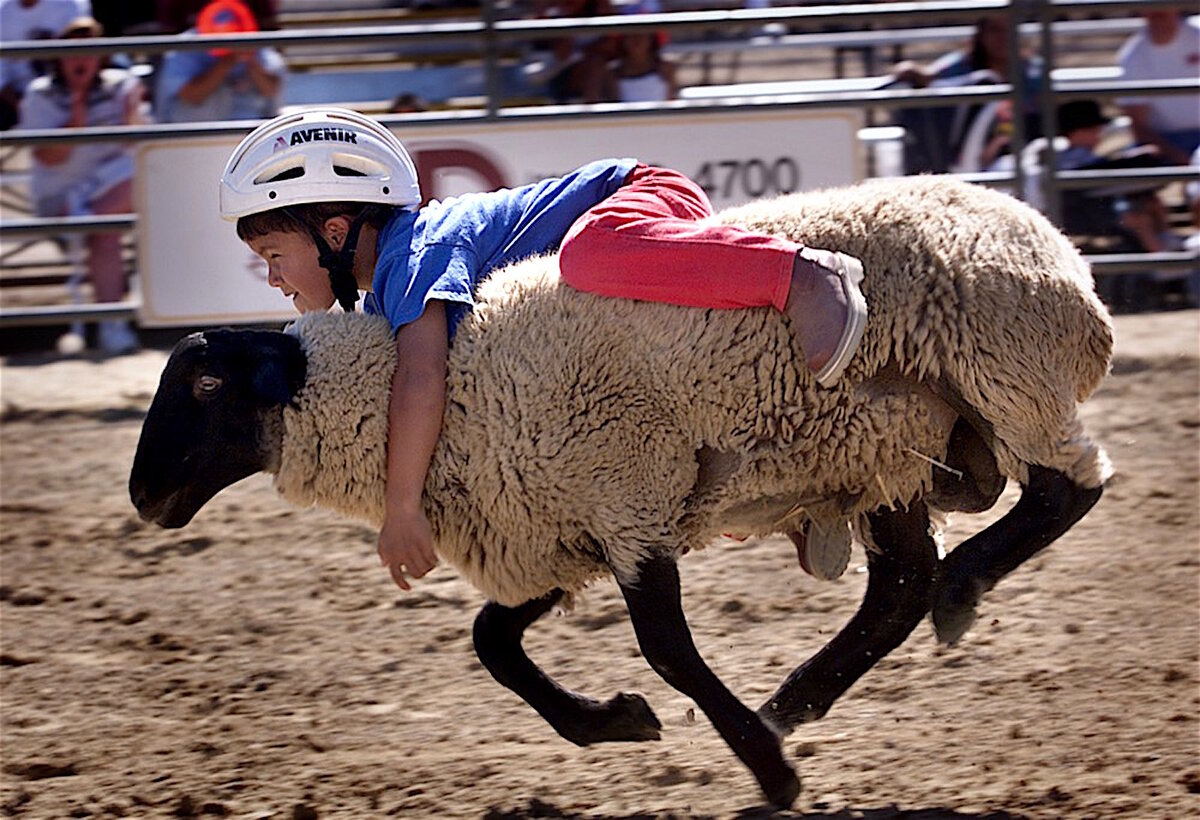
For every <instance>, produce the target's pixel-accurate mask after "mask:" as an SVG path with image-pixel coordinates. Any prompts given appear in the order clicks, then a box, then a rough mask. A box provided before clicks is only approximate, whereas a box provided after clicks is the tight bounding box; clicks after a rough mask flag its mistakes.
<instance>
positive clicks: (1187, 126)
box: [1117, 9, 1200, 165]
mask: <svg viewBox="0 0 1200 820" xmlns="http://www.w3.org/2000/svg"><path fill="white" fill-rule="evenodd" d="M1143 17H1144V18H1145V20H1146V26H1145V28H1144V29H1143V30H1142V31H1140V32H1138V33H1137V34H1135V35H1133V36H1132V37H1130V38H1129V40H1128V41H1126V43H1125V45H1124V46H1122V47H1121V51H1120V52H1119V54H1118V55H1117V62H1118V63H1119V64H1120V65H1121V70H1122V79H1123V80H1169V79H1194V78H1195V77H1196V75H1197V73H1200V24H1197V22H1196V21H1195V19H1187V18H1185V17H1184V16H1183V14H1182V13H1181V12H1180V10H1179V9H1154V10H1153V11H1148V12H1146V13H1145V14H1144V15H1143ZM1120 103H1121V106H1122V108H1123V109H1124V111H1125V113H1126V115H1128V116H1129V118H1130V120H1131V121H1132V125H1133V134H1134V138H1135V139H1136V140H1137V141H1138V142H1139V143H1142V144H1146V145H1153V146H1155V147H1156V148H1158V150H1159V151H1160V152H1161V153H1162V156H1163V158H1164V159H1165V160H1167V161H1168V162H1170V163H1171V164H1173V165H1186V164H1187V162H1188V160H1189V158H1190V157H1191V154H1192V152H1193V151H1195V150H1196V147H1197V146H1198V145H1200V94H1197V93H1195V92H1190V93H1181V94H1169V95H1165V96H1162V95H1160V96H1147V97H1127V98H1124V99H1122V100H1120Z"/></svg>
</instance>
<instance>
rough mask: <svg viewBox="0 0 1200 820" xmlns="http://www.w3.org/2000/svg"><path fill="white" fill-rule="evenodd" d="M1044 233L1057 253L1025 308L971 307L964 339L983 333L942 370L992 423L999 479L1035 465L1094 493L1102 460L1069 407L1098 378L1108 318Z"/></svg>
mask: <svg viewBox="0 0 1200 820" xmlns="http://www.w3.org/2000/svg"><path fill="white" fill-rule="evenodd" d="M1038 218H1039V220H1040V216H1039V217H1038ZM1048 235H1049V234H1048V232H1047V233H1043V236H1048ZM1053 237H1055V238H1056V239H1057V247H1055V248H1054V250H1053V252H1052V253H1051V254H1049V256H1048V257H1043V259H1042V261H1044V262H1045V263H1046V264H1047V266H1048V270H1046V271H1045V273H1046V274H1047V275H1045V276H1043V277H1040V278H1037V279H1034V280H1032V284H1031V286H1030V290H1029V291H1028V292H1027V293H1025V294H1023V295H1022V296H1021V297H1020V298H1018V299H1017V300H1016V302H1015V303H1014V304H1015V305H1018V306H1019V305H1023V304H1027V307H1026V308H1025V309H1024V310H1021V309H1018V310H1017V312H1015V313H1010V314H1009V315H1007V316H1003V315H1002V314H1001V315H1000V316H997V315H993V316H984V314H986V313H987V311H977V312H976V314H975V316H973V317H972V318H973V319H976V320H977V321H976V322H975V324H976V327H975V328H974V330H975V333H973V334H972V336H973V338H974V339H976V340H979V339H983V338H984V337H985V336H987V335H988V334H991V337H990V338H989V339H988V341H987V344H986V345H981V346H980V347H978V348H977V349H976V351H975V352H974V354H973V355H972V356H969V357H964V356H963V351H962V350H955V351H952V352H951V351H947V353H952V355H947V356H946V357H945V358H943V362H942V364H943V368H944V370H943V373H944V375H946V376H949V377H950V381H951V382H952V383H953V384H954V386H955V388H956V389H957V390H959V391H960V392H961V395H962V397H963V399H965V400H966V401H967V403H968V404H969V405H970V406H971V407H972V408H973V409H974V410H975V411H977V412H978V413H979V414H980V416H982V417H983V418H984V419H986V420H987V421H988V423H989V424H991V425H992V427H993V429H994V433H995V439H996V440H995V442H994V447H993V449H994V451H995V455H996V459H997V463H998V464H999V466H1000V468H1001V470H1002V471H1003V472H1004V473H1005V474H1006V475H1008V476H1010V477H1012V478H1016V479H1018V480H1021V481H1025V480H1026V478H1027V475H1028V467H1029V466H1030V465H1041V466H1043V467H1048V468H1051V469H1055V470H1059V471H1061V472H1063V473H1064V474H1066V475H1067V476H1068V477H1069V478H1070V479H1071V480H1072V481H1074V482H1075V483H1076V484H1077V485H1079V486H1081V487H1086V488H1094V487H1099V486H1101V485H1102V484H1103V483H1104V482H1105V481H1106V480H1107V479H1108V478H1109V477H1110V476H1111V475H1112V464H1111V462H1110V461H1109V458H1108V455H1107V454H1106V453H1105V451H1104V448H1103V447H1101V446H1100V445H1099V444H1098V443H1097V442H1096V441H1095V440H1093V439H1092V437H1091V436H1090V435H1089V434H1088V433H1087V431H1086V430H1085V429H1084V427H1083V423H1082V421H1081V420H1080V418H1079V414H1078V405H1079V403H1080V402H1082V401H1084V400H1085V399H1087V398H1088V397H1089V396H1091V394H1092V393H1093V392H1094V391H1095V390H1096V388H1097V387H1098V386H1099V385H1100V383H1101V382H1102V381H1103V379H1104V378H1105V376H1107V375H1108V372H1109V369H1110V367H1111V362H1112V355H1113V327H1112V317H1111V316H1110V315H1109V312H1108V309H1107V308H1106V307H1105V306H1104V304H1103V303H1102V302H1101V301H1100V299H1099V298H1098V297H1097V296H1096V292H1095V287H1094V284H1093V281H1092V275H1091V271H1090V269H1089V266H1088V265H1087V263H1086V262H1085V261H1084V259H1083V257H1082V256H1081V255H1080V254H1079V252H1078V250H1076V249H1075V247H1074V246H1073V245H1071V244H1070V242H1069V240H1068V239H1067V238H1066V237H1065V236H1062V235H1061V234H1060V233H1058V232H1057V231H1054V232H1053ZM1054 244H1055V242H1054V241H1051V243H1050V245H1051V246H1053V245H1054ZM998 318H999V319H1000V321H997V319H998ZM1048 318H1049V319H1050V320H1051V322H1050V325H1049V327H1047V323H1046V320H1047V319H1048Z"/></svg>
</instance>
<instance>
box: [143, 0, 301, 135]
mask: <svg viewBox="0 0 1200 820" xmlns="http://www.w3.org/2000/svg"><path fill="white" fill-rule="evenodd" d="M198 22H199V23H208V25H203V26H200V25H198V26H195V27H193V28H191V29H189V30H187V31H186V32H184V33H183V34H182V35H180V36H182V37H193V36H196V35H197V34H200V33H232V32H238V31H256V30H257V22H256V18H255V17H254V15H253V13H252V12H251V11H250V10H249V8H248V7H247V6H246V5H245V4H244V3H242V2H240V0H213V2H210V3H208V4H207V5H206V6H205V7H204V8H202V9H201V10H200V17H199V18H198ZM200 28H205V29H207V32H201V31H200V30H199V29H200ZM286 71H287V67H286V65H285V63H284V60H283V55H282V54H280V53H279V52H278V51H276V50H275V49H273V48H257V49H253V50H249V51H231V50H230V49H227V48H215V49H209V50H208V51H170V52H167V54H166V56H165V57H164V58H163V61H162V65H161V66H160V67H159V70H158V85H157V90H156V94H155V102H156V104H157V106H158V116H159V119H160V120H162V121H163V122H203V121H211V120H255V119H264V118H266V117H272V116H274V115H275V114H276V113H277V110H278V107H279V93H280V90H281V89H282V88H283V78H284V75H285V73H286Z"/></svg>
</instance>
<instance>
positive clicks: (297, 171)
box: [262, 165, 304, 185]
mask: <svg viewBox="0 0 1200 820" xmlns="http://www.w3.org/2000/svg"><path fill="white" fill-rule="evenodd" d="M302 176H304V166H303V165H298V166H296V167H295V168H288V169H287V170H286V171H281V172H279V173H278V174H276V175H275V176H273V177H271V178H270V179H264V180H262V182H264V183H266V184H268V185H270V184H271V183H272V182H283V181H284V180H285V179H298V178H300V177H302Z"/></svg>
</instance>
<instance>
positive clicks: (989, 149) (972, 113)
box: [891, 14, 1041, 173]
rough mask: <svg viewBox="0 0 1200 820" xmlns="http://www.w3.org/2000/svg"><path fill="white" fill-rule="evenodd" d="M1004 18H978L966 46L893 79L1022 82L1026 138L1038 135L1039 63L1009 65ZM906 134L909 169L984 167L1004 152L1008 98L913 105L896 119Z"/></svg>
mask: <svg viewBox="0 0 1200 820" xmlns="http://www.w3.org/2000/svg"><path fill="white" fill-rule="evenodd" d="M1008 33H1009V21H1008V18H1007V17H1006V16H1005V15H1003V14H990V15H987V16H985V17H981V18H980V19H979V20H978V21H977V22H976V25H975V33H974V35H973V36H972V38H971V43H970V45H969V46H968V47H967V48H966V49H963V50H959V51H954V52H951V53H949V54H946V55H944V56H943V57H940V58H939V59H937V60H935V61H934V62H932V63H930V64H928V65H920V64H918V63H914V62H912V61H910V60H906V61H904V62H901V63H897V64H896V65H895V66H893V68H892V72H891V73H892V76H893V77H894V78H895V80H896V82H898V83H904V84H907V85H909V86H911V87H913V88H926V87H930V88H940V87H953V86H962V85H986V84H990V83H1008V82H1017V83H1023V84H1024V85H1023V89H1024V91H1025V110H1024V111H1023V112H1022V116H1023V117H1024V125H1025V136H1026V138H1027V139H1033V138H1035V137H1037V136H1039V135H1040V134H1041V119H1040V116H1039V114H1038V111H1039V108H1038V106H1039V102H1038V95H1039V93H1040V90H1041V62H1040V60H1039V59H1037V58H1035V57H1027V56H1026V57H1022V60H1021V65H1020V66H1019V70H1018V71H1014V70H1013V67H1011V66H1010V65H1009V36H1008ZM897 121H898V122H899V124H900V125H903V126H904V128H905V131H906V134H905V166H906V169H907V171H908V173H920V172H924V171H929V172H933V173H944V172H946V171H950V170H956V171H978V170H983V169H984V168H986V167H987V166H988V165H990V164H991V163H992V162H994V161H995V160H996V159H997V158H998V157H1000V156H1002V155H1004V154H1007V153H1008V151H1009V140H1010V139H1011V133H1012V124H1013V121H1012V111H1011V105H1010V104H1009V103H1008V101H1007V100H1005V101H998V102H989V103H986V104H979V103H964V104H962V105H958V106H952V107H937V108H912V109H905V110H904V111H901V112H900V114H899V115H898V117H897Z"/></svg>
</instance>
